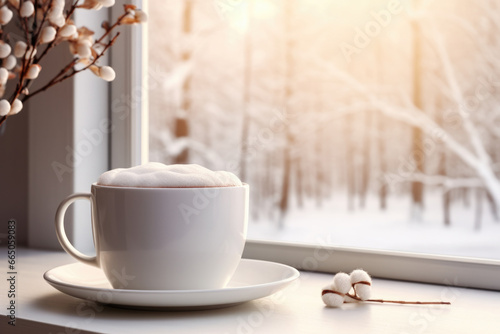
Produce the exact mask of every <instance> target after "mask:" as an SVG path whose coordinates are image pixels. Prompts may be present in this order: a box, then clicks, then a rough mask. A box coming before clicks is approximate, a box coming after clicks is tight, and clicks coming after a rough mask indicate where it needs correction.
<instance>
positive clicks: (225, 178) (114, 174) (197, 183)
mask: <svg viewBox="0 0 500 334" xmlns="http://www.w3.org/2000/svg"><path fill="white" fill-rule="evenodd" d="M97 184H99V185H105V186H117V187H138V188H188V187H230V186H241V185H242V183H241V181H240V179H239V178H238V177H237V176H236V175H234V174H233V173H230V172H224V171H217V172H214V171H211V170H210V169H207V168H205V167H202V166H200V165H196V164H190V165H164V164H162V163H159V162H149V163H147V164H144V165H141V166H136V167H132V168H117V169H113V170H110V171H108V172H105V173H104V174H102V175H101V176H100V177H99V181H98V182H97Z"/></svg>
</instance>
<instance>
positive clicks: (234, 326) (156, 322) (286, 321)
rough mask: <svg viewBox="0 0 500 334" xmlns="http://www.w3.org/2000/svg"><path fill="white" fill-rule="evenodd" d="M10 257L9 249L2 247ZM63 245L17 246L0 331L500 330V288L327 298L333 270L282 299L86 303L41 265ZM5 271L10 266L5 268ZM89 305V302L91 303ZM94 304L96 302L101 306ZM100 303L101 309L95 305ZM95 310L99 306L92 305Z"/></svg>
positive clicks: (391, 290)
mask: <svg viewBox="0 0 500 334" xmlns="http://www.w3.org/2000/svg"><path fill="white" fill-rule="evenodd" d="M0 258H1V263H4V264H5V266H4V267H5V268H6V267H7V264H6V263H7V261H6V250H5V249H4V248H3V249H1V256H0ZM72 262H74V260H73V259H72V258H71V257H70V256H69V255H67V254H66V253H63V252H55V251H52V252H49V251H38V250H24V249H22V250H19V251H18V258H17V266H18V286H17V290H18V291H17V292H18V295H17V301H16V303H17V305H18V308H17V317H18V320H17V326H16V328H14V327H12V326H9V325H7V318H6V317H5V316H4V315H5V314H6V311H5V309H6V308H5V307H4V306H5V305H7V303H8V300H7V293H6V292H7V290H8V289H7V284H6V280H2V282H3V283H2V284H1V285H0V287H1V288H2V291H3V292H2V293H1V294H2V296H3V297H2V308H1V310H2V311H1V312H0V313H1V314H2V315H3V316H1V317H0V332H1V333H25V332H26V333H28V332H44V333H49V332H52V333H73V332H75V331H72V329H70V328H65V327H66V326H70V327H76V328H78V329H80V331H76V332H79V333H86V332H98V333H166V332H169V333H278V332H281V333H332V331H334V332H336V333H384V334H387V333H398V334H403V333H405V334H412V333H482V334H487V333H497V332H498V328H499V326H500V320H499V319H498V314H497V313H498V305H500V292H495V291H487V290H476V289H464V288H456V287H447V286H443V285H430V284H421V283H409V282H402V281H391V280H383V279H374V282H373V286H374V288H373V289H374V290H373V295H374V296H373V297H374V298H385V299H399V300H402V299H405V300H421V301H424V300H441V299H443V300H448V301H451V302H452V305H451V306H415V305H390V304H374V303H372V304H368V303H365V304H360V305H349V306H348V307H345V308H342V309H329V308H325V307H324V306H323V303H322V301H321V298H320V293H321V288H322V287H323V286H324V285H325V284H327V283H328V282H329V281H330V280H331V278H332V275H331V274H322V273H311V272H302V273H301V278H300V281H298V282H297V283H295V284H294V285H292V286H290V287H289V288H287V290H285V291H286V293H285V294H284V295H283V296H282V297H281V298H279V299H277V298H273V296H270V297H267V298H263V299H260V300H256V301H253V302H249V303H245V304H242V305H238V306H234V307H230V308H224V309H218V310H209V311H192V312H160V311H136V310H128V309H119V308H114V307H108V306H105V307H103V308H102V310H101V308H100V307H101V306H100V305H95V304H84V302H82V301H81V300H79V299H76V298H73V297H70V296H66V295H64V294H62V293H60V292H58V291H56V290H55V289H54V288H52V287H51V286H49V285H48V284H47V283H46V282H45V281H44V280H43V278H42V275H43V273H44V272H45V271H46V270H48V269H51V268H53V267H56V266H59V265H63V264H67V263H72ZM4 271H6V270H4ZM85 305H86V306H85ZM91 305H94V307H95V309H94V308H92V306H91ZM96 310H99V311H96ZM93 311H95V312H93Z"/></svg>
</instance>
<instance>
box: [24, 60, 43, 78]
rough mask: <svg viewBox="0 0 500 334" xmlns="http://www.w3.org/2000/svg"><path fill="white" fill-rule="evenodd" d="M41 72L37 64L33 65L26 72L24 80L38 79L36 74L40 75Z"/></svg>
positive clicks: (40, 67)
mask: <svg viewBox="0 0 500 334" xmlns="http://www.w3.org/2000/svg"><path fill="white" fill-rule="evenodd" d="M41 70H42V66H40V65H38V64H33V65H31V66H30V67H29V69H28V71H27V72H26V78H27V79H30V80H33V79H36V78H38V74H40V71H41Z"/></svg>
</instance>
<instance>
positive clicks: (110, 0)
mask: <svg viewBox="0 0 500 334" xmlns="http://www.w3.org/2000/svg"><path fill="white" fill-rule="evenodd" d="M98 2H99V3H100V4H101V5H102V6H103V7H111V6H113V5H114V4H115V0H98Z"/></svg>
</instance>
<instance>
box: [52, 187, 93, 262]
mask: <svg viewBox="0 0 500 334" xmlns="http://www.w3.org/2000/svg"><path fill="white" fill-rule="evenodd" d="M79 199H86V200H89V201H90V210H91V212H92V214H91V217H92V218H91V219H92V226H94V214H93V212H94V208H93V205H94V201H93V200H92V194H89V193H77V194H73V195H70V196H68V197H67V198H66V199H65V200H63V201H62V202H61V204H59V207H58V208H57V212H56V234H57V239H58V240H59V243H60V244H61V246H62V248H63V249H64V250H65V251H66V252H67V253H68V254H69V255H71V256H73V257H74V258H75V259H77V260H78V261H81V262H83V263H85V264H89V265H91V266H95V267H98V268H99V264H98V263H97V256H88V255H85V254H83V253H82V252H80V251H78V250H77V249H76V248H75V247H73V245H72V244H71V242H70V241H69V240H68V237H67V236H66V231H65V230H64V214H65V213H66V210H67V209H68V207H69V206H70V205H71V204H72V203H73V202H74V201H76V200H79Z"/></svg>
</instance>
